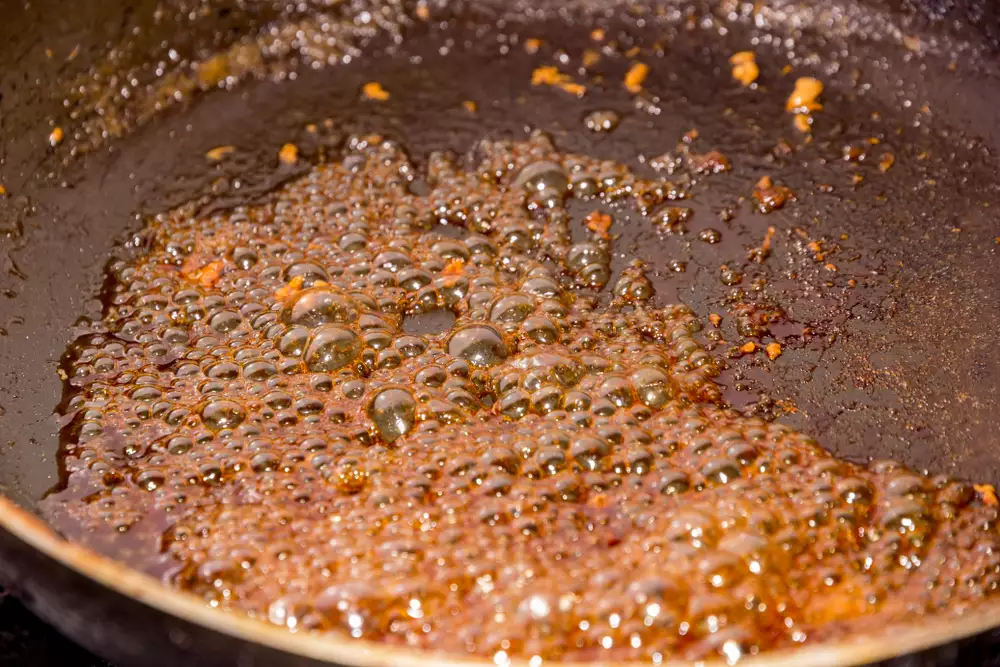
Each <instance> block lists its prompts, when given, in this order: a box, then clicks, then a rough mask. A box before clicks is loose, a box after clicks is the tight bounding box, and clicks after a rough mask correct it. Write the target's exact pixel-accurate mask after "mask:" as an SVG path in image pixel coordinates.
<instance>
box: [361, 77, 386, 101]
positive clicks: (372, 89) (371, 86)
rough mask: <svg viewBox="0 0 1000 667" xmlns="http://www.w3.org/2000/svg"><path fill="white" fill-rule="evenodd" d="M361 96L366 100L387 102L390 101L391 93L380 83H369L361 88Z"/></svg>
mask: <svg viewBox="0 0 1000 667" xmlns="http://www.w3.org/2000/svg"><path fill="white" fill-rule="evenodd" d="M361 96H362V97H364V98H365V99H366V100H375V101H378V102H385V101H386V100H387V99H389V91H388V90H386V89H385V88H383V87H382V84H381V83H379V82H378V81H369V82H368V83H366V84H365V85H363V86H361Z"/></svg>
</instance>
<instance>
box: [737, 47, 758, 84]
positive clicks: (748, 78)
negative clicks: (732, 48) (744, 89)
mask: <svg viewBox="0 0 1000 667" xmlns="http://www.w3.org/2000/svg"><path fill="white" fill-rule="evenodd" d="M729 64H730V65H731V66H732V70H733V78H734V79H736V80H737V81H739V82H740V83H741V84H743V85H744V86H749V85H750V84H752V83H753V82H754V81H756V80H757V77H758V76H760V67H758V66H757V54H756V53H754V52H753V51H740V52H739V53H734V54H733V55H732V56H731V57H730V58H729Z"/></svg>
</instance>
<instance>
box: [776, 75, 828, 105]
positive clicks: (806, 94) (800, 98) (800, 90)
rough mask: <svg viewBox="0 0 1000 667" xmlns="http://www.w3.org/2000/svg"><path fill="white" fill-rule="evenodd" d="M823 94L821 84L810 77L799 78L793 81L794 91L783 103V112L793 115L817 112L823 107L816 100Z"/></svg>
mask: <svg viewBox="0 0 1000 667" xmlns="http://www.w3.org/2000/svg"><path fill="white" fill-rule="evenodd" d="M822 92H823V82H822V81H820V80H819V79H814V78H813V77H811V76H803V77H799V78H798V79H796V80H795V89H794V90H792V94H791V95H789V96H788V101H787V102H785V110H786V111H791V112H795V113H808V112H810V111H819V110H820V109H822V108H823V105H822V104H820V103H819V102H818V101H817V98H818V97H819V96H820V94H821V93H822Z"/></svg>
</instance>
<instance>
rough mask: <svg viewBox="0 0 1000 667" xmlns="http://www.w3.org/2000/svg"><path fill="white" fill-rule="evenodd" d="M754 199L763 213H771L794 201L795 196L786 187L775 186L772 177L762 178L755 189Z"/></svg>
mask: <svg viewBox="0 0 1000 667" xmlns="http://www.w3.org/2000/svg"><path fill="white" fill-rule="evenodd" d="M753 198H754V199H755V200H756V201H757V208H758V209H759V210H760V212H761V213H770V212H771V211H775V210H777V209H779V208H781V207H783V206H784V205H785V204H786V203H787V202H788V201H789V200H794V199H795V194H794V193H793V192H792V191H791V190H790V189H788V188H787V187H785V186H784V185H775V183H774V182H773V181H772V180H771V177H770V176H761V178H760V180H759V181H757V185H756V187H754V190H753Z"/></svg>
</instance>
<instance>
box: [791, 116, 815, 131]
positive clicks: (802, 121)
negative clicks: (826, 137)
mask: <svg viewBox="0 0 1000 667" xmlns="http://www.w3.org/2000/svg"><path fill="white" fill-rule="evenodd" d="M792 122H793V124H794V125H795V129H796V130H798V131H799V132H811V131H812V122H813V120H812V116H810V115H809V114H807V113H797V114H795V120H794V121H792Z"/></svg>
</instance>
